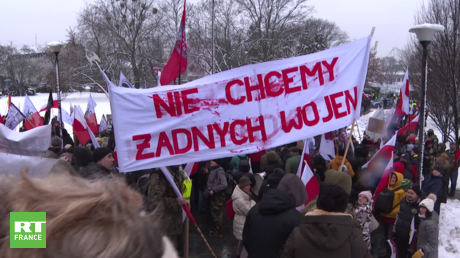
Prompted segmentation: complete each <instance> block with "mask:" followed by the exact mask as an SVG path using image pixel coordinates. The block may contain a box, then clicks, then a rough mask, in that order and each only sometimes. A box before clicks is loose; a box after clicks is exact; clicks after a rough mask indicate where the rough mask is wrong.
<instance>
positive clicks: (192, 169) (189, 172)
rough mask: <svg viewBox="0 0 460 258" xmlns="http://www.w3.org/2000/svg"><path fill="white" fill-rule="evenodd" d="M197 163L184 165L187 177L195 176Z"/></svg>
mask: <svg viewBox="0 0 460 258" xmlns="http://www.w3.org/2000/svg"><path fill="white" fill-rule="evenodd" d="M199 164H200V163H199V162H189V163H187V165H185V168H184V171H185V173H187V176H188V177H191V176H192V175H193V174H195V173H196V172H197V171H198V165H199Z"/></svg>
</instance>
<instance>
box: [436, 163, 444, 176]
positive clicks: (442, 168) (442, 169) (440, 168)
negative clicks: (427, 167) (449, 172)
mask: <svg viewBox="0 0 460 258" xmlns="http://www.w3.org/2000/svg"><path fill="white" fill-rule="evenodd" d="M434 170H437V171H439V172H440V173H441V175H443V174H444V166H441V165H437V166H435V167H434Z"/></svg>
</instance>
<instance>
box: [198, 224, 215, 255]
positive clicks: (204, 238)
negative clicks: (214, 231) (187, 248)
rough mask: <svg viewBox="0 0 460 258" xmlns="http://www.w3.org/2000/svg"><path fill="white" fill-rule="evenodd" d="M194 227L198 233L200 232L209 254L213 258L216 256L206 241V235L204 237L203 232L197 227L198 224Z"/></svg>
mask: <svg viewBox="0 0 460 258" xmlns="http://www.w3.org/2000/svg"><path fill="white" fill-rule="evenodd" d="M195 227H196V229H197V230H198V233H200V235H201V237H202V238H203V240H204V243H205V244H206V246H207V247H208V249H209V251H211V254H212V256H213V257H214V258H217V256H216V254H215V253H214V251H213V250H212V248H211V246H210V245H209V243H208V241H207V240H206V237H204V235H203V232H201V229H200V227H198V225H195Z"/></svg>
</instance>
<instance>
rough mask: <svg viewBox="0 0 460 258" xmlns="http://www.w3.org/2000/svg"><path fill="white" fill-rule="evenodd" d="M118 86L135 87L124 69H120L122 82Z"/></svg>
mask: <svg viewBox="0 0 460 258" xmlns="http://www.w3.org/2000/svg"><path fill="white" fill-rule="evenodd" d="M118 86H119V87H124V88H134V86H133V85H132V84H131V83H130V82H129V81H128V79H126V77H125V75H124V74H123V72H122V71H120V83H119V85H118Z"/></svg>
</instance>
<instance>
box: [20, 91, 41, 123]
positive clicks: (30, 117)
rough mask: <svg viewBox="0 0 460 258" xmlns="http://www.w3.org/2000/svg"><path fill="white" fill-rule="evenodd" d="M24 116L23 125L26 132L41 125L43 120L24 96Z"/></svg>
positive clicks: (27, 97)
mask: <svg viewBox="0 0 460 258" xmlns="http://www.w3.org/2000/svg"><path fill="white" fill-rule="evenodd" d="M22 113H23V114H24V115H25V116H26V120H25V121H24V125H25V127H26V129H27V130H31V129H33V128H35V127H38V126H41V125H43V118H42V117H41V116H40V113H38V111H37V109H36V108H35V106H34V104H32V101H30V99H29V96H27V95H26V97H25V100H24V109H23V112H22Z"/></svg>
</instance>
